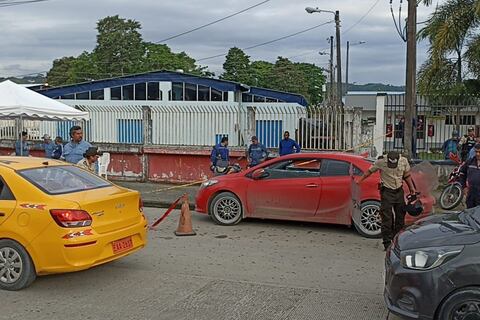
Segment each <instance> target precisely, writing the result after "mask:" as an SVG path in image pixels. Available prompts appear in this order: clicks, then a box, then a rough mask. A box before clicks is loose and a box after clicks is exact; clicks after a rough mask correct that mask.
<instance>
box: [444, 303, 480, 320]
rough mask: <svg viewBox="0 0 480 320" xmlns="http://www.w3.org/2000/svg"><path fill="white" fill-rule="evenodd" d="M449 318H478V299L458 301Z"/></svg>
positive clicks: (464, 319) (479, 305)
mask: <svg viewBox="0 0 480 320" xmlns="http://www.w3.org/2000/svg"><path fill="white" fill-rule="evenodd" d="M450 319H452V320H479V319H480V301H478V300H467V301H463V302H461V303H459V304H458V305H456V306H455V307H454V308H453V311H452V314H451V317H450Z"/></svg>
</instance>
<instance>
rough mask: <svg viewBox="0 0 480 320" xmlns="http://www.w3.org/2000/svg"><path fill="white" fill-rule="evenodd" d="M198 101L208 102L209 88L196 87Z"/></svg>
mask: <svg viewBox="0 0 480 320" xmlns="http://www.w3.org/2000/svg"><path fill="white" fill-rule="evenodd" d="M198 101H210V87H206V86H201V85H198Z"/></svg>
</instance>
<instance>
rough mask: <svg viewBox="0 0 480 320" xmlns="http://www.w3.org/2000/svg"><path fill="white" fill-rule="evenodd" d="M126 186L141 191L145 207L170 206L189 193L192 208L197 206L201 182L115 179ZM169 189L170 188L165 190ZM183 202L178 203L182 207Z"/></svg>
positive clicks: (117, 182)
mask: <svg viewBox="0 0 480 320" xmlns="http://www.w3.org/2000/svg"><path fill="white" fill-rule="evenodd" d="M113 182H114V183H115V184H118V185H120V186H123V187H125V188H129V189H133V190H137V191H139V192H140V193H141V195H142V199H143V205H144V206H145V207H156V208H168V207H170V206H171V205H172V203H173V202H175V200H177V199H178V198H179V197H180V196H181V195H183V194H184V193H186V194H188V203H189V204H190V209H192V210H193V209H194V208H195V195H196V194H197V190H198V189H199V188H200V184H198V185H194V186H188V187H182V186H181V185H176V184H169V183H149V182H124V181H113ZM165 189H169V190H165ZM180 206H181V203H179V204H178V205H177V208H180Z"/></svg>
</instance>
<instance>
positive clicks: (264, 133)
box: [256, 120, 283, 148]
mask: <svg viewBox="0 0 480 320" xmlns="http://www.w3.org/2000/svg"><path fill="white" fill-rule="evenodd" d="M256 133H257V137H258V140H259V141H260V142H261V143H263V145H265V147H267V148H277V147H278V145H279V143H280V140H281V139H282V133H283V122H282V120H257V121H256Z"/></svg>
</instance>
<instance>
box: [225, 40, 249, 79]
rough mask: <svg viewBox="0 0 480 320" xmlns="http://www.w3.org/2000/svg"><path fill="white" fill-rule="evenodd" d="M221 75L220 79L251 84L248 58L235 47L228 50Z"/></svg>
mask: <svg viewBox="0 0 480 320" xmlns="http://www.w3.org/2000/svg"><path fill="white" fill-rule="evenodd" d="M223 70H224V72H223V74H222V75H220V79H223V80H230V81H236V82H241V83H245V84H251V83H252V76H251V74H250V57H249V56H247V55H246V54H245V52H243V51H242V49H239V48H237V47H233V48H231V49H230V50H228V54H227V56H226V57H225V63H224V64H223Z"/></svg>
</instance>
